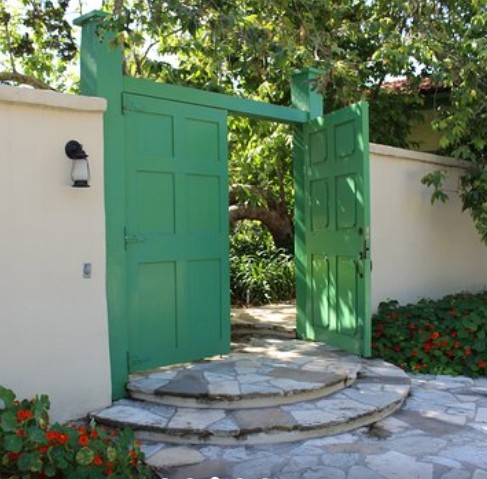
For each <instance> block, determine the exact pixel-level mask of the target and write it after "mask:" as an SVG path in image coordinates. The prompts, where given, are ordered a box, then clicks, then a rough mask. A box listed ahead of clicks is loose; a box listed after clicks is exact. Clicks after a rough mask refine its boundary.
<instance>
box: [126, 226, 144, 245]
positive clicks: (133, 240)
mask: <svg viewBox="0 0 487 479" xmlns="http://www.w3.org/2000/svg"><path fill="white" fill-rule="evenodd" d="M145 240H146V238H144V237H143V236H137V235H131V234H128V232H127V227H125V228H124V229H123V241H124V248H125V249H127V246H129V245H133V244H138V243H143V242H144V241H145Z"/></svg>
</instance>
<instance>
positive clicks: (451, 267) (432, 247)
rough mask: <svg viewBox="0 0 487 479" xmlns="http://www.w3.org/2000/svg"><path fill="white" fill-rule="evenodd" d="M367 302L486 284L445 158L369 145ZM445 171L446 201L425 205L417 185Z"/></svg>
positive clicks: (455, 177) (483, 257) (483, 263)
mask: <svg viewBox="0 0 487 479" xmlns="http://www.w3.org/2000/svg"><path fill="white" fill-rule="evenodd" d="M370 164H371V169H370V176H371V180H370V181H371V253H372V261H373V270H372V306H373V310H374V311H375V310H376V308H377V305H378V304H379V302H380V301H383V300H386V299H397V300H398V301H400V302H401V303H404V302H410V301H416V300H417V299H419V298H424V297H429V298H439V297H441V296H443V295H445V294H449V293H455V292H459V291H479V290H482V289H485V288H487V246H485V245H483V244H482V242H481V241H480V237H479V235H478V233H477V231H476V230H475V227H474V225H473V222H472V220H471V218H470V215H469V213H468V212H465V213H462V211H461V202H460V199H459V197H458V194H457V193H456V191H457V188H458V181H459V173H461V169H460V168H459V167H458V163H457V162H455V161H454V160H452V159H450V158H445V157H440V156H436V155H431V154H427V153H419V152H414V151H410V150H402V149H399V148H392V147H387V146H383V145H375V144H372V145H371V146H370ZM438 169H442V170H445V171H446V172H447V175H448V176H447V180H446V183H445V186H446V190H447V192H448V194H449V196H450V200H449V201H448V202H447V203H444V204H443V203H435V204H434V205H431V202H430V199H431V189H429V188H427V187H426V186H424V185H422V184H421V178H422V177H423V176H424V175H426V174H428V173H429V172H432V171H435V170H438Z"/></svg>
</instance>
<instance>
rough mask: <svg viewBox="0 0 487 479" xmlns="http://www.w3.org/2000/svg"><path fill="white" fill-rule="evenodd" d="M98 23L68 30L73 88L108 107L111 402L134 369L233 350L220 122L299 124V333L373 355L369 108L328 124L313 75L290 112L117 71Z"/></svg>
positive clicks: (299, 79) (115, 54)
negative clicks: (73, 47)
mask: <svg viewBox="0 0 487 479" xmlns="http://www.w3.org/2000/svg"><path fill="white" fill-rule="evenodd" d="M104 16H105V14H103V13H101V12H91V13H89V14H88V15H85V16H83V17H81V18H79V19H78V20H77V21H76V22H75V23H76V24H78V25H81V26H82V27H83V34H82V48H81V91H82V93H83V94H89V95H97V96H102V97H105V98H106V99H107V101H108V108H107V113H106V115H105V132H104V142H105V186H104V187H105V202H106V227H107V232H106V235H107V301H108V318H109V333H110V359H111V368H112V385H113V387H112V389H113V397H114V398H117V397H122V396H123V395H124V394H125V384H126V381H127V378H128V374H129V373H131V372H135V371H142V370H146V369H148V368H153V367H157V366H162V365H167V364H174V363H178V362H181V361H189V360H194V359H200V358H203V357H205V356H211V355H215V354H222V353H226V352H227V351H228V350H229V346H230V336H229V333H230V314H229V266H228V263H229V258H228V197H227V187H228V185H227V137H226V135H227V134H226V119H227V114H232V115H244V116H251V117H255V118H259V119H263V120H270V121H277V122H285V123H290V124H293V125H295V141H294V175H295V185H296V212H295V229H296V265H297V309H298V318H297V325H298V332H299V334H300V336H301V337H303V338H306V339H311V340H318V341H326V342H329V343H331V344H334V345H337V346H340V347H342V348H344V349H347V350H349V351H353V352H356V353H359V354H363V355H368V354H369V353H370V346H369V335H370V325H369V322H370V311H369V309H370V307H369V296H370V292H369V284H370V259H369V254H368V248H369V244H368V238H369V213H368V211H369V204H368V203H369V190H368V188H369V187H368V163H367V161H368V137H367V109H366V105H365V104H359V105H356V106H353V107H349V108H347V109H345V110H343V111H340V112H337V113H333V114H330V115H326V116H324V117H323V116H322V104H323V99H322V97H321V96H320V95H319V94H317V93H316V92H314V91H313V89H312V81H313V79H314V78H315V77H317V76H318V75H319V72H317V71H315V70H312V69H306V70H303V71H301V72H297V73H296V74H295V76H294V78H293V83H292V93H293V104H294V106H295V108H286V107H280V106H276V105H269V104H266V103H262V102H255V101H250V100H245V99H240V98H236V97H231V96H227V95H221V94H216V93H209V92H203V91H200V90H196V89H192V88H183V87H178V86H174V85H166V84H158V83H155V82H150V81H146V80H140V79H133V78H129V77H125V76H123V74H122V54H121V51H120V49H118V48H116V47H114V46H113V42H112V41H111V35H110V33H109V32H104V35H102V36H100V35H98V33H99V29H100V26H101V22H102V20H103V18H104ZM94 161H96V160H94ZM99 161H101V159H99Z"/></svg>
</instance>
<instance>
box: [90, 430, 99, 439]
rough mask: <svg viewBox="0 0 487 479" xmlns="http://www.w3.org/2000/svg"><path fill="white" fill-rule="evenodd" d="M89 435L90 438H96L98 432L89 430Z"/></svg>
mask: <svg viewBox="0 0 487 479" xmlns="http://www.w3.org/2000/svg"><path fill="white" fill-rule="evenodd" d="M90 437H91V439H96V438H97V437H98V433H97V432H96V431H95V430H94V429H93V430H92V431H90Z"/></svg>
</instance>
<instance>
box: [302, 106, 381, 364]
mask: <svg viewBox="0 0 487 479" xmlns="http://www.w3.org/2000/svg"><path fill="white" fill-rule="evenodd" d="M367 107H368V105H367V104H366V103H359V104H356V105H352V106H349V107H346V108H344V109H342V110H339V111H337V112H334V113H331V114H329V115H325V116H323V117H320V118H317V119H315V120H313V121H311V122H309V123H308V124H307V125H306V126H305V128H304V139H305V151H306V155H305V165H304V170H305V171H304V180H305V191H306V200H305V211H304V218H305V255H304V258H305V261H306V266H305V281H306V285H305V287H304V288H299V287H298V290H300V291H306V298H298V301H305V304H304V305H303V306H304V307H302V308H301V309H302V310H303V311H305V318H304V321H299V322H298V324H300V328H301V330H300V331H299V333H300V335H301V336H302V337H306V338H308V339H313V340H318V341H324V342H326V343H328V344H332V345H335V346H337V347H340V348H342V349H345V350H347V351H350V352H353V353H357V354H362V355H365V356H368V355H370V313H371V312H370V254H369V252H370V243H369V242H370V228H369V226H370V213H369V210H370V205H369V145H368V110H367Z"/></svg>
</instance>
